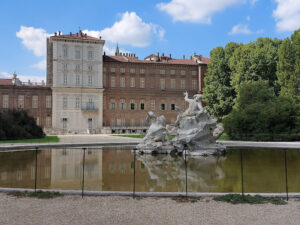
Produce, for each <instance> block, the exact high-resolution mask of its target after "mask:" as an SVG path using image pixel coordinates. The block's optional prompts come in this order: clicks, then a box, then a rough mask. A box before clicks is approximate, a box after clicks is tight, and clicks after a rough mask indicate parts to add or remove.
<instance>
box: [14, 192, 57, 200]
mask: <svg viewBox="0 0 300 225" xmlns="http://www.w3.org/2000/svg"><path fill="white" fill-rule="evenodd" d="M8 195H10V196H14V197H18V198H20V197H30V198H42V199H49V198H56V197H61V196H63V195H62V194H60V193H59V192H50V191H37V192H28V191H25V192H20V191H13V192H9V193H8Z"/></svg>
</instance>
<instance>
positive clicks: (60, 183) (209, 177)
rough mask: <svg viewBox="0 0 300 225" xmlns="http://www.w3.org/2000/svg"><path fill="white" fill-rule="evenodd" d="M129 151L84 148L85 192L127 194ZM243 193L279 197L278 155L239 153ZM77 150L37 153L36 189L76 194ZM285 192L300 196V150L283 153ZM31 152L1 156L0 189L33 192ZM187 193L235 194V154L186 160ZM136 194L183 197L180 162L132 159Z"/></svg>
mask: <svg viewBox="0 0 300 225" xmlns="http://www.w3.org/2000/svg"><path fill="white" fill-rule="evenodd" d="M128 150H130V149H128V147H113V148H112V147H110V148H107V147H106V148H104V149H101V148H98V149H87V150H86V157H85V171H84V173H85V190H98V191H100V190H103V191H132V189H133V167H134V162H133V159H134V158H133V154H132V152H131V151H128ZM243 154H244V156H243V158H244V181H245V182H244V186H245V191H246V192H284V191H285V174H284V158H283V156H284V155H283V151H282V150H272V149H271V150H263V149H262V150H258V149H253V150H243ZM82 159H83V150H82V149H48V150H40V151H38V164H37V168H38V170H37V175H38V176H37V187H38V188H45V189H47V188H50V189H81V185H82V175H83V174H82V163H83V161H82ZM287 159H288V175H289V190H290V191H291V192H300V176H298V173H299V172H300V164H299V160H300V151H299V150H288V154H287ZM34 179H35V151H19V152H2V153H0V187H17V188H34ZM187 181H188V191H189V192H240V191H241V173H240V155H239V151H237V150H228V151H227V154H226V156H219V157H212V156H211V157H196V158H191V157H189V158H187ZM136 191H146V192H147V191H155V192H184V191H185V162H184V158H183V157H172V156H170V155H159V156H152V155H137V158H136Z"/></svg>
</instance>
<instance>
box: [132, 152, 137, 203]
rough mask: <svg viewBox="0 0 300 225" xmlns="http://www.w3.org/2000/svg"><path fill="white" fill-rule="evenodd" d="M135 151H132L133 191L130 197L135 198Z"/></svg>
mask: <svg viewBox="0 0 300 225" xmlns="http://www.w3.org/2000/svg"><path fill="white" fill-rule="evenodd" d="M135 151H136V150H135V149H134V150H133V191H132V197H133V198H135V158H136V154H135Z"/></svg>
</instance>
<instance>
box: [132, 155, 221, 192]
mask: <svg viewBox="0 0 300 225" xmlns="http://www.w3.org/2000/svg"><path fill="white" fill-rule="evenodd" d="M137 159H138V161H140V162H142V163H143V164H144V165H145V167H146V168H147V171H148V176H147V177H145V176H144V177H143V178H144V179H145V180H144V182H145V183H148V186H147V187H146V190H140V191H147V190H150V191H171V192H183V191H185V176H186V175H185V174H186V173H185V161H184V158H183V157H177V156H175V157H173V156H170V155H158V156H153V155H139V156H137ZM224 159H225V157H213V156H211V157H193V158H187V182H188V187H189V191H193V192H203V191H214V189H215V187H216V186H217V183H218V180H219V179H221V178H223V177H224V173H223V171H222V169H221V168H220V166H219V164H220V162H221V161H222V160H224ZM148 179H151V180H152V182H147V180H148ZM137 187H139V185H138V186H137Z"/></svg>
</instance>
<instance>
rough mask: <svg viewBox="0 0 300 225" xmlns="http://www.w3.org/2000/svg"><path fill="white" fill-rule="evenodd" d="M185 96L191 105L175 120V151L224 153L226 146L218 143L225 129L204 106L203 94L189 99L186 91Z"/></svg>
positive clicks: (200, 153)
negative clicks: (202, 101)
mask: <svg viewBox="0 0 300 225" xmlns="http://www.w3.org/2000/svg"><path fill="white" fill-rule="evenodd" d="M184 96H185V97H184V100H185V101H186V102H188V103H189V107H188V109H187V110H186V111H185V112H183V113H182V115H179V117H177V121H176V122H175V129H176V135H175V137H174V139H173V140H172V143H173V146H174V148H175V152H178V153H181V152H184V151H185V150H186V151H187V152H185V153H187V154H190V155H215V154H221V153H224V151H225V147H224V146H223V145H221V144H218V143H216V140H217V139H218V137H219V136H220V135H221V134H222V133H223V131H224V129H223V127H222V126H220V125H217V120H216V119H211V118H210V116H209V113H208V112H207V111H206V110H205V109H204V108H203V106H202V103H201V98H202V95H201V94H196V95H194V98H193V99H189V98H188V93H187V92H185V93H184ZM173 132H174V130H173Z"/></svg>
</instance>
